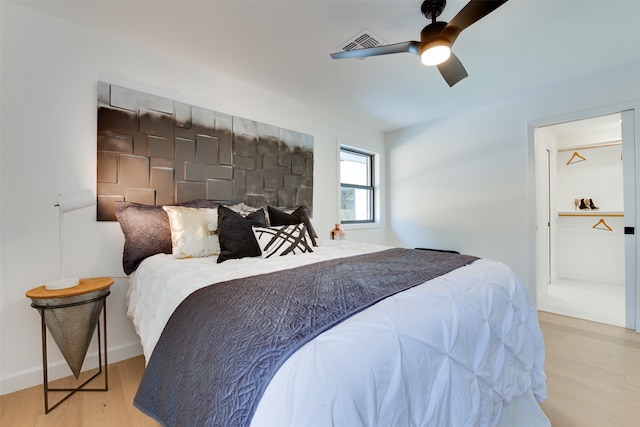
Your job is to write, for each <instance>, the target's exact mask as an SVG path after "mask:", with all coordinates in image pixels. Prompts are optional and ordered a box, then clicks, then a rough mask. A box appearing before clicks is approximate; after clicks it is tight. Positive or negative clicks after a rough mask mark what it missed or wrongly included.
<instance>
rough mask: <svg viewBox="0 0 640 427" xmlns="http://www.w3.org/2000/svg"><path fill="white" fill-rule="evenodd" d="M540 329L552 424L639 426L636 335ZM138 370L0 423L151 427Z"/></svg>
mask: <svg viewBox="0 0 640 427" xmlns="http://www.w3.org/2000/svg"><path fill="white" fill-rule="evenodd" d="M540 325H541V327H542V331H543V333H544V337H545V344H546V347H547V359H546V363H545V370H546V372H547V376H548V379H547V385H548V389H549V398H548V399H547V401H546V402H544V403H543V404H542V409H543V410H544V411H545V413H546V414H547V416H548V417H549V418H550V419H551V423H552V425H553V427H592V426H593V427H603V426H607V427H627V426H628V427H637V426H640V334H636V333H634V332H633V331H630V330H627V329H624V328H620V327H616V326H610V325H605V324H601V323H595V322H590V321H585V320H579V319H574V318H570V317H565V316H561V315H556V314H551V313H545V312H540ZM143 370H144V360H143V358H142V356H139V357H136V358H133V359H129V360H125V361H122V362H118V363H115V364H112V365H109V391H108V392H95V393H76V394H75V395H74V396H72V397H71V398H69V399H68V400H67V401H66V402H64V403H63V404H62V405H61V406H60V407H58V408H56V409H54V410H53V411H52V412H50V413H49V414H47V415H45V414H44V408H43V397H42V386H37V387H31V388H28V389H25V390H21V391H18V392H15V393H11V394H7V395H4V396H0V426H2V427H5V426H6V427H101V426H105V427H106V426H109V427H116V426H117V427H120V426H122V427H128V426H131V427H158V425H159V424H158V423H156V422H155V421H153V420H152V419H151V418H149V417H147V416H145V415H143V414H142V413H141V412H140V411H138V410H137V409H136V408H134V407H133V405H132V401H133V396H134V394H135V392H136V389H137V386H138V383H139V382H140V378H141V376H142V372H143ZM62 381H66V380H62ZM97 381H100V380H99V379H98V380H97ZM99 385H100V383H98V386H99ZM57 386H60V385H57ZM54 402H55V400H54Z"/></svg>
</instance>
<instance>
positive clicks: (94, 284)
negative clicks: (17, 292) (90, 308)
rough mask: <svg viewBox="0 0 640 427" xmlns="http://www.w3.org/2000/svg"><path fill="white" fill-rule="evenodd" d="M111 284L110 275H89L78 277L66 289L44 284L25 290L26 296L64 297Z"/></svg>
mask: <svg viewBox="0 0 640 427" xmlns="http://www.w3.org/2000/svg"><path fill="white" fill-rule="evenodd" d="M111 285H113V279H112V278H110V277H91V278H86V279H80V283H78V284H77V285H76V286H73V287H71V288H66V289H47V288H46V287H45V285H42V286H38V287H37V288H33V289H30V290H28V291H27V293H26V296H27V298H65V297H72V296H75V295H82V294H86V293H89V292H94V291H99V290H100V289H104V288H108V287H109V286H111Z"/></svg>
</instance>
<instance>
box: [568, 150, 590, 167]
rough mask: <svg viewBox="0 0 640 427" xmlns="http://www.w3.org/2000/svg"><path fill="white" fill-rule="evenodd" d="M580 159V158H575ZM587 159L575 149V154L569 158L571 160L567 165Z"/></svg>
mask: <svg viewBox="0 0 640 427" xmlns="http://www.w3.org/2000/svg"><path fill="white" fill-rule="evenodd" d="M576 158H577V159H578V160H574V159H576ZM586 160H587V159H585V158H584V157H582V156H581V155H580V154H578V152H577V151H574V152H573V154H572V155H571V158H570V159H569V161H568V162H567V165H571V164H574V163H578V162H584V161H586Z"/></svg>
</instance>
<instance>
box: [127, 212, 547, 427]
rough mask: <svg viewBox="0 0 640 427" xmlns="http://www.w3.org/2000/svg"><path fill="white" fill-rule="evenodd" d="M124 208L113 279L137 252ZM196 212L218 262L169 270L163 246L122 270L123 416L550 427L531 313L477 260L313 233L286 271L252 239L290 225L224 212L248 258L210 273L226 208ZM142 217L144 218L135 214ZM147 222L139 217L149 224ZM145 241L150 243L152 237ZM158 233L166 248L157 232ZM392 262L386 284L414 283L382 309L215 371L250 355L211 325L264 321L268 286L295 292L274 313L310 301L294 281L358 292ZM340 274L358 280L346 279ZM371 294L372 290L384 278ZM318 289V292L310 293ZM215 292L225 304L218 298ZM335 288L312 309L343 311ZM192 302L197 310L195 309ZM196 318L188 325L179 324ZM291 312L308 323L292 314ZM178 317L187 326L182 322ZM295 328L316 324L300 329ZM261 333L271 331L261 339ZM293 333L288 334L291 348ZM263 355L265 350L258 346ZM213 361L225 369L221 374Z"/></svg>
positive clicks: (495, 271) (505, 279)
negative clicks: (121, 246)
mask: <svg viewBox="0 0 640 427" xmlns="http://www.w3.org/2000/svg"><path fill="white" fill-rule="evenodd" d="M132 206H133V205H132V204H126V205H122V207H121V209H120V216H119V218H118V219H119V221H121V225H122V226H123V231H124V232H125V260H123V261H124V262H125V264H126V263H127V261H130V260H126V258H127V252H129V253H131V249H132V247H131V246H130V247H129V248H127V244H129V245H134V243H135V239H136V238H140V237H142V236H140V235H135V234H136V233H132V231H131V230H132V227H130V224H129V223H128V221H129V222H130V219H126V218H125V217H127V215H125V214H124V210H125V207H126V208H131V207H132ZM212 206H213V205H211V206H208V207H207V208H202V206H201V205H193V206H191V207H190V208H191V209H192V210H193V212H196V211H197V212H198V214H201V213H202V212H204V211H206V212H208V214H209V215H210V217H209V225H206V226H204V228H207V227H209V229H210V228H211V224H210V223H211V221H212V218H213V217H214V215H215V214H214V212H213V210H212V209H215V210H216V212H215V213H216V214H218V216H219V222H218V227H219V228H218V230H217V232H218V234H217V237H219V242H222V244H221V246H222V248H218V249H216V248H214V252H215V251H216V250H217V251H218V252H219V253H218V255H213V256H212V255H209V256H195V257H194V256H184V257H177V256H176V253H178V252H180V250H179V249H180V248H178V247H176V241H175V239H174V240H172V247H171V250H170V251H168V250H166V248H165V250H164V251H160V252H159V253H155V254H147V253H145V254H144V256H142V257H141V256H140V254H139V253H137V254H136V256H137V257H138V258H142V259H137V260H136V261H135V262H134V264H135V263H137V265H136V266H135V268H134V271H132V272H131V275H130V287H129V290H128V293H127V305H128V315H129V316H130V318H131V319H132V321H133V324H134V326H135V328H136V331H137V333H138V335H139V336H140V340H141V343H142V347H143V351H144V355H145V359H146V361H147V369H146V370H145V373H144V376H143V379H142V382H141V384H140V388H139V390H138V394H137V395H136V398H135V401H134V403H135V405H136V406H137V407H138V408H139V409H140V410H142V411H143V412H145V413H146V414H148V415H149V416H151V417H153V418H155V419H156V420H158V421H159V422H160V423H161V424H163V425H170V426H195V425H221V426H234V425H238V426H240V425H242V426H252V427H262V426H349V427H352V426H456V427H457V426H549V425H550V423H549V420H548V419H547V418H546V416H545V415H544V413H543V412H542V411H541V409H540V406H539V404H538V402H541V401H544V400H545V398H546V385H545V379H546V377H545V373H544V369H543V365H544V345H543V339H542V333H541V331H540V328H539V325H538V319H537V312H536V309H535V306H534V305H533V303H532V301H531V300H530V298H529V297H528V295H527V293H526V290H525V289H524V287H523V286H522V285H521V283H520V282H519V281H518V279H517V278H516V277H515V275H514V274H513V272H512V271H511V270H510V269H509V268H508V267H507V266H506V265H504V264H502V263H499V262H495V261H492V260H488V259H476V258H474V257H465V256H461V255H456V254H444V253H436V252H432V251H418V250H410V249H400V248H389V247H385V246H380V245H373V244H363V243H356V242H351V241H347V240H342V241H332V240H324V239H319V238H317V239H314V241H313V242H311V239H310V238H311V235H313V234H315V232H313V231H308V228H307V227H302V226H301V230H300V231H301V233H302V235H296V236H297V238H299V239H298V240H301V241H303V242H304V244H303V245H302V249H301V250H298V252H296V253H288V254H286V256H282V254H276V255H274V256H269V257H267V256H266V255H265V254H266V253H267V252H268V250H267V249H265V248H264V247H263V246H262V242H261V241H260V238H259V237H258V234H255V230H256V229H261V228H264V229H265V230H273V229H278V230H281V229H285V228H286V229H290V228H291V227H292V225H291V224H277V225H274V224H273V223H267V222H268V221H259V224H257V225H256V224H255V223H250V224H251V226H250V227H248V228H247V227H246V226H247V225H248V224H247V223H246V221H251V219H247V218H250V216H251V215H254V214H255V212H256V211H255V210H253V211H251V212H243V213H241V211H237V212H236V211H234V214H233V215H234V216H233V219H234V221H236V222H240V223H242V224H243V226H244V231H245V233H246V232H248V231H247V230H251V231H253V232H254V237H255V239H256V242H257V243H258V246H259V247H260V252H261V253H260V254H259V255H257V256H256V255H254V256H239V257H231V258H226V259H225V260H224V262H217V260H218V259H219V258H221V257H222V258H224V257H225V255H226V256H228V255H229V253H225V247H227V248H228V245H227V244H225V243H228V241H227V237H228V236H224V233H223V231H224V230H223V228H222V227H221V226H222V225H223V224H224V220H223V218H222V216H223V215H222V214H221V212H222V211H223V210H224V212H227V209H226V208H225V207H222V208H220V207H216V208H212ZM134 207H135V206H134ZM136 208H137V207H136ZM116 209H117V210H118V207H116ZM144 209H147V208H144ZM150 212H151V211H150V210H149V209H148V211H146V212H145V215H148V214H149V213H150ZM167 212H168V211H167ZM269 213H271V214H272V215H269V216H268V218H271V219H272V221H273V218H276V217H277V215H273V214H278V215H279V211H273V212H269ZM161 214H162V212H160V211H157V210H155V211H153V215H151V216H152V217H153V216H157V217H160V216H161ZM236 214H237V216H235V215H236ZM290 214H291V210H289V211H287V215H290ZM169 215H170V218H169V224H170V225H171V226H172V227H171V228H170V230H171V232H170V234H171V236H172V237H175V234H176V233H174V231H175V230H176V229H177V227H173V225H175V224H173V222H172V221H173V220H174V219H175V215H174V216H171V213H169ZM225 215H226V217H225V218H227V219H228V217H229V216H230V214H228V212H227V214H225ZM240 217H242V218H244V220H240V219H239V218H240ZM283 218H284V222H292V223H296V222H297V223H298V224H302V225H304V223H306V224H307V225H308V226H309V227H311V228H312V226H311V224H310V223H309V221H308V218H307V217H306V216H305V215H303V218H299V219H300V220H299V221H287V220H286V218H287V217H286V216H283ZM280 219H282V218H280ZM165 221H166V219H165ZM143 222H144V224H145V226H146V225H149V224H151V223H153V221H152V220H145V221H143ZM205 222H206V221H205ZM201 223H202V222H201ZM166 226H167V225H166V224H165V225H164V227H166ZM278 227H280V228H278ZM134 228H136V227H134ZM137 228H140V225H139V224H138V225H137ZM183 228H184V227H183ZM185 230H186V228H184V229H183V230H182V231H185ZM138 231H139V230H138ZM187 231H188V230H187ZM191 231H193V229H191ZM209 231H211V230H209ZM236 231H237V230H236ZM305 231H306V233H305ZM155 232H156V234H157V230H156V231H155ZM164 232H165V234H166V230H164ZM187 234H188V233H187ZM209 234H211V233H209ZM240 234H242V233H240ZM183 235H184V233H183ZM233 237H234V239H236V240H235V241H234V242H235V243H238V244H240V246H241V243H242V242H241V240H242V236H239V235H238V233H236V234H234V235H233ZM248 237H250V236H249V235H248V234H245V235H244V238H248ZM214 240H216V239H214ZM289 240H292V239H291V236H289ZM293 240H295V239H293ZM178 243H179V242H178ZM183 243H184V242H183ZM253 243H255V242H252V244H253ZM145 244H146V243H145ZM214 246H215V245H214ZM184 247H185V245H183V247H182V249H184ZM305 248H306V249H305ZM200 249H201V248H197V250H200ZM235 249H236V250H237V249H238V248H235ZM254 249H255V248H254ZM190 250H192V251H193V250H194V248H193V247H192V248H191V249H190ZM143 252H144V251H143ZM147 252H148V251H147ZM167 252H170V253H167ZM254 254H255V253H254ZM458 257H462V258H458ZM404 259H411V260H412V261H410V262H413V264H411V265H412V267H411V268H410V269H408V268H406V267H405V266H399V267H398V268H399V270H397V272H394V273H393V274H392V275H393V276H398V275H399V272H405V271H407V270H411V272H409V273H407V276H406V277H405V276H403V278H402V280H400V281H407V282H411V281H413V282H419V283H413V282H412V283H411V284H410V285H409V286H407V287H406V288H403V287H399V288H397V289H395V290H393V291H392V292H389V294H388V295H387V294H385V293H384V292H383V293H382V294H380V295H374V296H372V297H371V300H370V301H368V302H365V303H364V304H363V305H362V306H360V307H356V308H354V307H351V308H348V309H346V313H347V314H346V315H340V316H342V317H336V318H335V319H334V318H330V319H329V320H328V321H327V322H325V324H321V325H320V326H319V327H318V329H317V330H316V331H315V332H313V333H311V335H310V337H303V338H299V337H298V336H296V337H295V340H294V341H295V342H296V343H295V345H293V344H292V345H290V346H289V347H286V348H284V349H279V348H270V347H266V348H267V350H265V351H262V350H261V351H262V353H261V355H260V357H259V358H258V359H257V360H254V361H251V360H249V362H248V365H247V362H242V364H243V367H242V369H241V370H240V371H233V370H231V368H230V367H232V366H233V365H234V363H237V362H236V361H237V360H242V359H243V358H244V351H240V350H238V349H239V348H242V347H243V346H245V347H250V348H252V349H253V348H255V347H259V348H262V347H261V346H262V343H261V342H258V341H257V338H252V336H249V337H248V338H247V337H244V336H242V337H239V334H244V331H245V330H246V329H247V328H246V324H241V325H240V326H237V330H234V329H232V328H233V327H232V321H231V320H229V321H227V320H224V321H221V320H220V319H219V318H216V320H211V318H212V317H213V315H214V314H215V315H218V313H219V312H220V313H221V312H224V311H225V310H226V311H231V312H233V311H234V309H235V311H236V313H231V317H237V318H239V319H241V320H242V319H244V318H245V317H250V316H248V315H245V314H243V313H251V316H254V312H257V313H259V314H260V315H262V312H263V311H265V312H266V311H268V310H267V309H265V307H269V305H268V304H264V298H266V297H265V295H267V296H268V294H270V293H273V294H278V292H279V291H277V290H276V288H277V287H278V286H280V285H283V286H285V285H286V284H289V283H293V281H294V280H300V283H298V284H295V285H291V288H285V289H284V291H283V292H284V295H285V296H284V297H283V296H282V295H279V296H277V297H276V298H280V299H279V300H277V299H276V301H282V302H283V304H285V302H286V301H285V300H287V299H288V297H287V296H286V295H289V293H291V292H292V290H293V289H300V288H304V289H305V292H311V291H307V290H306V288H307V285H306V284H307V283H310V280H309V277H312V276H313V277H319V278H320V279H318V280H319V281H323V280H324V281H325V282H326V283H331V284H334V283H338V282H339V283H340V285H341V286H342V283H343V282H346V281H348V280H346V279H347V278H348V277H354V276H358V277H359V278H360V279H361V280H360V281H365V282H366V281H370V282H374V281H375V280H376V276H382V273H378V272H377V271H376V272H373V273H370V274H369V275H368V276H367V274H365V273H366V271H369V270H370V269H372V268H373V269H375V268H376V266H380V269H381V270H380V271H382V269H384V270H385V271H386V270H388V269H389V268H396V267H395V265H399V264H403V263H404V261H403V260H404ZM385 262H386V264H385ZM363 263H364V264H363ZM432 263H433V264H434V265H436V264H437V265H442V264H447V265H450V271H446V272H444V273H437V274H436V275H435V276H434V277H432V275H433V274H432V273H427V276H420V275H414V274H413V273H412V271H413V270H418V268H415V266H417V265H418V264H424V265H426V264H432ZM456 263H457V264H456ZM131 265H132V264H130V265H129V267H130V268H131ZM363 265H364V266H366V267H364V268H363V267H362V266H363ZM336 266H340V268H342V269H345V270H344V271H348V272H349V273H348V274H344V273H341V274H342V275H340V274H338V276H337V277H338V279H335V278H331V279H327V277H332V276H331V274H333V273H331V271H332V270H335V269H336V268H337V267H336ZM353 266H355V267H353ZM354 268H355V270H354ZM358 269H359V270H358ZM420 269H422V268H420ZM354 271H355V272H357V271H361V272H362V273H361V274H354ZM305 274H306V276H305ZM402 274H404V273H402ZM421 274H422V273H421ZM421 277H429V279H428V280H423V279H421ZM282 278H285V279H282ZM380 281H381V282H385V281H386V278H381V279H380ZM265 283H266V284H268V285H264V284H265ZM326 283H324V285H321V288H322V287H324V288H326V287H327V284H326ZM310 286H311V285H310ZM365 287H366V286H365ZM372 287H373V288H375V286H373V285H372ZM257 288H265V289H266V290H265V294H264V295H261V296H259V297H255V296H254V294H253V292H254V290H255V289H257ZM223 289H229V290H231V292H232V293H228V292H229V291H224V292H227V293H226V294H222V293H221V292H223ZM245 289H249V290H250V291H245ZM342 289H343V288H342V287H340V292H339V293H343V292H346V293H347V296H346V297H345V296H340V297H339V298H338V299H337V300H335V301H333V300H332V301H331V302H330V304H329V305H327V307H334V306H341V305H346V304H348V302H349V301H350V300H351V299H352V296H351V294H350V293H349V292H350V291H343V290H342ZM325 291H326V289H325ZM233 292H235V293H233ZM385 292H386V291H385ZM245 293H246V295H244V294H245ZM312 293H314V294H317V293H318V292H317V291H313V292H312ZM329 293H330V292H329ZM208 294H211V295H209V297H211V298H213V299H212V300H208V299H206V298H205V297H207V295H208ZM221 295H223V297H221ZM336 301H337V302H336ZM270 304H273V303H270ZM287 304H288V302H287ZM315 304H318V302H317V301H316V302H314V306H313V307H316V305H315ZM319 304H320V305H322V303H319ZM276 306H277V307H279V305H278V304H276ZM287 310H290V307H289V306H287ZM196 311H198V312H201V313H200V314H197V315H195V314H193V313H194V312H196ZM302 311H303V312H304V309H303V310H302ZM307 311H314V310H313V309H309V307H307ZM319 311H327V310H319ZM192 315H194V316H199V317H184V318H183V316H192ZM220 315H221V314H220ZM301 316H302V317H301ZM331 316H333V314H331ZM303 317H304V315H300V314H299V313H298V314H296V315H295V316H293V317H292V319H296V320H295V322H294V321H291V322H288V321H283V318H282V317H281V318H279V319H277V320H268V321H267V323H269V325H270V327H271V330H274V331H275V329H278V331H279V330H280V328H281V326H282V325H285V326H287V327H288V325H287V324H288V323H296V322H299V319H300V318H303ZM284 318H285V319H286V316H284ZM225 319H226V318H225ZM207 322H208V323H207ZM259 322H260V321H259V320H258V323H259ZM302 322H303V323H304V322H307V323H314V322H316V320H313V321H312V322H308V321H307V320H304V319H303V320H302ZM272 323H273V324H274V325H275V324H277V328H276V327H275V326H273V325H272ZM318 323H321V322H320V321H318ZM296 328H298V325H297V324H296V325H294V331H296V332H295V333H294V335H295V334H297V331H298V329H296ZM266 330H267V332H268V331H269V330H270V329H269V328H267V329H266ZM211 335H213V336H216V337H219V338H216V339H218V341H216V340H213V341H211V342H209V341H207V339H206V337H208V336H211ZM267 335H268V334H267ZM273 335H276V334H275V333H274V334H273ZM237 336H238V338H236V337H237ZM261 339H265V338H261ZM266 340H267V341H269V336H267V338H266ZM285 344H287V343H285ZM221 348H224V349H225V351H226V352H229V351H230V352H231V354H229V355H226V356H219V355H218V353H225V351H222V350H220V349H221ZM247 352H248V353H250V351H247ZM265 354H266V355H267V356H265ZM212 355H213V356H212ZM221 357H227V358H230V360H226V359H225V360H224V361H222V362H221V359H220V358H221ZM267 359H268V360H267ZM212 361H213V362H215V363H216V365H213V364H212ZM218 363H220V364H219V365H218ZM223 371H225V372H226V371H230V372H231V373H230V374H229V375H228V378H223V379H220V378H219V372H223ZM229 378H230V379H229ZM256 378H257V379H259V380H260V382H261V383H260V384H258V385H257V386H256V385H254V383H256V382H257V381H256ZM217 381H220V383H218V382H217ZM225 381H226V382H225ZM234 381H235V383H234ZM221 390H222V391H221Z"/></svg>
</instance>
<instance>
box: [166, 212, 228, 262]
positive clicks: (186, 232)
mask: <svg viewBox="0 0 640 427" xmlns="http://www.w3.org/2000/svg"><path fill="white" fill-rule="evenodd" d="M162 208H163V209H164V210H165V211H166V212H167V215H168V216H169V225H170V227H171V244H172V251H173V256H174V257H176V258H203V257H208V256H215V255H220V241H219V240H218V209H217V208H186V207H183V206H163V207H162Z"/></svg>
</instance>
